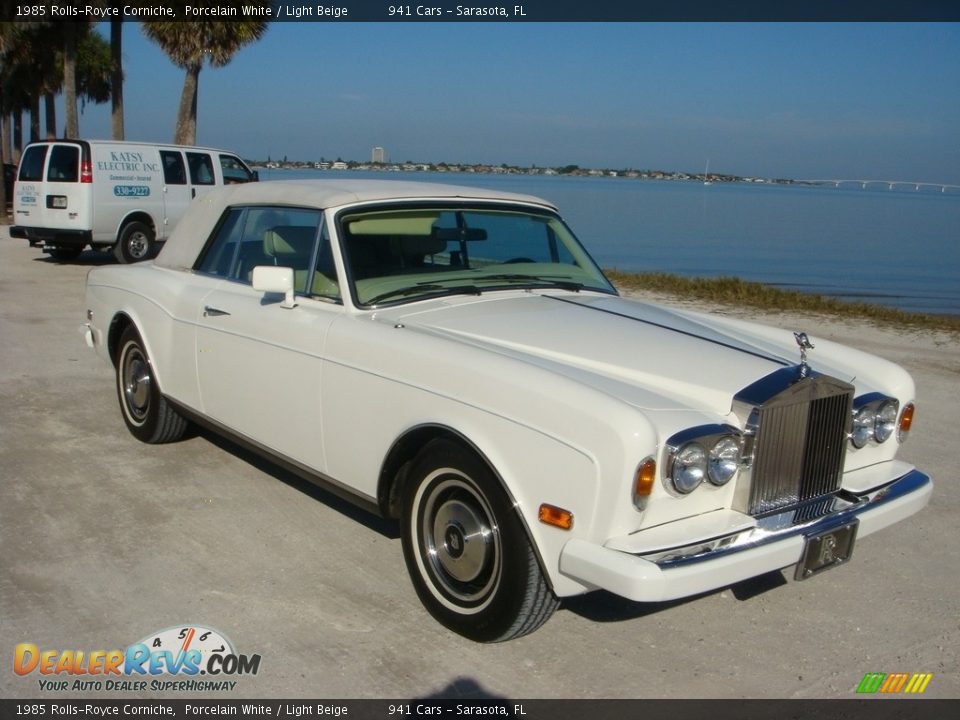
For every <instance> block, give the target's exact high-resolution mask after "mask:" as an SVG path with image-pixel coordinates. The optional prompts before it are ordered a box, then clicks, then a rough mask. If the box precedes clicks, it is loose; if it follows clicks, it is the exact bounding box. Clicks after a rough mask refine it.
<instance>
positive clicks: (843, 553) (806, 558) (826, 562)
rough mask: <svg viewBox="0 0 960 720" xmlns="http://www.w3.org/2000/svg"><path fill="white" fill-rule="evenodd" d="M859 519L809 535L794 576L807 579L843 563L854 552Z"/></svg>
mask: <svg viewBox="0 0 960 720" xmlns="http://www.w3.org/2000/svg"><path fill="white" fill-rule="evenodd" d="M859 525H860V521H859V520H854V521H853V522H849V523H847V524H846V525H841V526H840V527H836V528H833V529H832V530H824V531H823V532H819V533H817V534H816V535H808V536H807V537H806V538H805V540H806V542H805V543H804V546H803V555H801V556H800V562H799V563H797V571H796V574H795V575H794V578H795V579H797V580H806V579H807V578H811V577H813V576H814V575H818V574H820V573H822V572H823V571H824V570H829V569H830V568H834V567H836V566H837V565H843V564H844V563H845V562H847V560H849V559H850V556H851V555H852V554H853V543H854V540H856V537H857V528H858V527H859Z"/></svg>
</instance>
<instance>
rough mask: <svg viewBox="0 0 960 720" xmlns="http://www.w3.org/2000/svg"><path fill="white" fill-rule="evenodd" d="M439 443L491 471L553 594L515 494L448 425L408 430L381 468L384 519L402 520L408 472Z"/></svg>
mask: <svg viewBox="0 0 960 720" xmlns="http://www.w3.org/2000/svg"><path fill="white" fill-rule="evenodd" d="M439 439H448V440H451V441H452V442H455V443H457V444H459V445H461V446H463V447H464V448H465V449H466V450H467V451H468V452H470V453H472V454H473V455H474V456H475V457H476V458H477V459H478V460H479V461H480V462H481V463H483V464H484V465H485V466H486V467H487V469H488V470H489V471H490V474H491V475H492V476H493V478H494V479H495V480H496V482H497V484H498V485H499V486H500V488H501V489H502V490H503V492H504V493H505V494H506V496H507V500H508V502H509V503H510V506H511V507H512V508H513V512H514V514H515V515H516V517H517V519H518V520H519V521H520V526H521V527H522V528H523V532H524V533H526V536H527V541H528V542H529V543H530V547H531V548H532V549H533V554H534V557H536V559H537V564H538V565H539V566H540V572H541V573H542V574H543V577H544V578H545V579H546V582H547V584H548V586H549V587H550V590H551V591H553V589H554V588H553V580H552V577H551V573H550V572H549V569H548V566H547V564H546V563H545V562H544V559H543V555H542V554H541V552H540V546H539V544H538V543H537V542H536V535H535V534H534V533H533V532H532V531H531V528H530V526H529V524H528V523H527V519H526V517H525V516H524V514H523V513H522V512H521V511H520V504H519V502H517V499H516V497H515V496H514V494H513V493H512V492H511V490H510V487H509V486H508V485H507V483H506V481H504V479H503V476H502V475H501V474H500V473H499V472H498V471H497V468H496V467H495V466H494V464H493V463H492V462H491V461H490V458H489V457H487V454H486V453H485V452H484V451H483V450H482V449H481V448H480V447H479V446H478V445H477V444H476V443H475V442H473V441H472V440H471V439H470V438H469V437H467V436H466V435H465V434H464V433H462V432H460V431H459V430H456V429H454V428H452V427H450V426H448V425H443V424H441V423H423V424H421V425H415V426H413V427H411V428H408V429H407V430H406V431H405V432H404V433H403V434H402V435H401V436H400V437H398V438H397V439H396V440H395V441H394V443H393V445H392V446H391V447H390V450H389V451H388V452H387V454H386V455H385V457H384V461H383V463H382V464H381V467H380V477H379V479H378V482H377V503H378V505H379V507H380V513H381V515H383V517H386V518H394V519H396V518H399V517H400V511H399V504H400V496H401V492H402V490H403V487H404V484H405V483H406V480H407V478H406V470H407V469H408V468H409V466H410V464H411V463H412V462H413V460H414V459H415V458H416V456H417V455H418V454H419V453H420V451H421V450H422V449H423V448H425V447H426V446H427V445H428V444H429V443H431V442H432V441H434V440H439Z"/></svg>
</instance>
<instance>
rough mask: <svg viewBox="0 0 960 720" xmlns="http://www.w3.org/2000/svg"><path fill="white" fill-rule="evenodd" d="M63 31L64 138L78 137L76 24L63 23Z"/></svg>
mask: <svg viewBox="0 0 960 720" xmlns="http://www.w3.org/2000/svg"><path fill="white" fill-rule="evenodd" d="M63 25H64V31H63V37H64V41H63V106H64V113H65V115H66V118H65V124H64V128H63V134H64V137H68V138H78V137H80V123H79V121H78V119H77V23H74V22H65V23H64V24H63Z"/></svg>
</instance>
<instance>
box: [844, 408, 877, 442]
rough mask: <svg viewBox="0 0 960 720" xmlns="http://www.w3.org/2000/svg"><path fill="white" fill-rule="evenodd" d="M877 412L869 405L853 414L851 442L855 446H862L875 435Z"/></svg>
mask: <svg viewBox="0 0 960 720" xmlns="http://www.w3.org/2000/svg"><path fill="white" fill-rule="evenodd" d="M876 420H877V414H876V413H875V412H874V411H873V410H872V409H870V407H869V406H867V407H862V408H860V409H859V410H857V412H856V413H855V414H854V416H853V429H852V430H851V432H850V442H852V443H853V446H854V447H855V448H862V447H863V446H864V445H866V444H867V443H868V442H869V441H870V438H872V437H873V432H874V427H875V425H876Z"/></svg>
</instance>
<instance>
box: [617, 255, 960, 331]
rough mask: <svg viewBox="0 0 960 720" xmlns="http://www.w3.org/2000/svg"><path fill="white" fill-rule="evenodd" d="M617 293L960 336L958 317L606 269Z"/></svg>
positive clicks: (733, 282)
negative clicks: (650, 295)
mask: <svg viewBox="0 0 960 720" xmlns="http://www.w3.org/2000/svg"><path fill="white" fill-rule="evenodd" d="M604 273H606V275H607V278H609V280H610V282H612V283H613V284H614V286H616V288H617V290H620V291H622V292H628V293H652V294H656V295H661V296H669V297H670V298H671V299H674V300H680V301H683V300H690V301H697V302H705V303H714V304H717V305H720V306H724V307H736V308H754V309H757V310H761V311H765V312H798V313H810V314H817V315H826V316H830V317H835V318H838V319H847V320H867V321H870V322H874V323H877V324H882V325H893V326H896V327H901V328H906V329H913V330H943V331H948V332H955V333H960V316H957V315H935V314H931V313H913V312H907V311H905V310H899V309H897V308H891V307H887V306H885V305H874V304H871V303H865V302H851V301H846V300H840V299H838V298H833V297H829V296H826V295H819V294H816V293H807V292H800V291H799V290H784V289H782V288H777V287H773V286H771V285H765V284H763V283H759V282H751V281H748V280H743V279H741V278H738V277H718V278H702V277H693V278H688V277H683V276H681V275H674V274H671V273H658V272H651V273H629V272H623V271H621V270H617V269H611V268H605V269H604Z"/></svg>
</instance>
